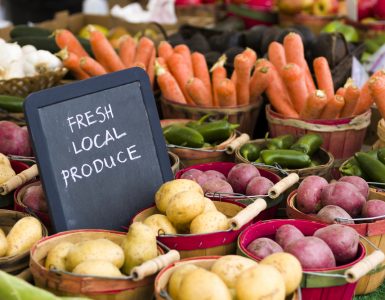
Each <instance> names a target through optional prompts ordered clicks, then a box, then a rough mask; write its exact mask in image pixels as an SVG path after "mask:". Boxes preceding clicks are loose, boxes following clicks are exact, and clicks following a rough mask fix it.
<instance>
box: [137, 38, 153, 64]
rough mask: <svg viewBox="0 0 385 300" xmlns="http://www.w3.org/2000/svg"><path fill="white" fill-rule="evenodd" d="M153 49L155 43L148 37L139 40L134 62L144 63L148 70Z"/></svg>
mask: <svg viewBox="0 0 385 300" xmlns="http://www.w3.org/2000/svg"><path fill="white" fill-rule="evenodd" d="M153 49H154V42H153V41H151V40H150V39H149V38H148V37H145V36H144V37H142V38H141V39H140V40H139V43H138V46H137V47H136V53H135V58H134V62H135V63H138V62H140V63H143V64H144V65H145V67H146V70H147V68H148V64H149V62H150V59H151V53H152V50H153Z"/></svg>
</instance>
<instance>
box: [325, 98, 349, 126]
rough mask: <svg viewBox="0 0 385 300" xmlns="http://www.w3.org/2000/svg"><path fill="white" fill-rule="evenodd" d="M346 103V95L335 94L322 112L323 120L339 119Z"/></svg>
mask: <svg viewBox="0 0 385 300" xmlns="http://www.w3.org/2000/svg"><path fill="white" fill-rule="evenodd" d="M326 97H327V96H326ZM344 105H345V100H344V97H342V96H340V95H335V96H333V97H331V98H330V99H328V102H327V103H326V105H325V108H324V110H323V112H322V114H321V117H320V118H321V119H323V120H334V119H337V118H338V117H339V115H340V113H341V110H342V109H343V107H344Z"/></svg>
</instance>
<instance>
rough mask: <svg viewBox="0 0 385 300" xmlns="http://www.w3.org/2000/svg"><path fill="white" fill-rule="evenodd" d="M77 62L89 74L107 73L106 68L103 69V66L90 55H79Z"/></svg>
mask: <svg viewBox="0 0 385 300" xmlns="http://www.w3.org/2000/svg"><path fill="white" fill-rule="evenodd" d="M79 64H80V68H81V69H82V70H83V71H84V72H86V73H87V74H88V75H90V76H99V75H104V74H107V71H106V69H104V68H103V66H102V65H101V64H99V63H98V62H97V61H96V60H94V59H93V58H92V57H89V56H84V57H81V58H80V62H79Z"/></svg>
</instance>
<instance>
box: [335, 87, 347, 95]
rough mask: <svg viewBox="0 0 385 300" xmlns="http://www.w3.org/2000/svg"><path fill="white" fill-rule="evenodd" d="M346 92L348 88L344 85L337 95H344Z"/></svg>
mask: <svg viewBox="0 0 385 300" xmlns="http://www.w3.org/2000/svg"><path fill="white" fill-rule="evenodd" d="M345 93H346V89H345V88H344V87H340V88H339V89H338V90H337V92H336V95H340V96H342V97H344V96H345Z"/></svg>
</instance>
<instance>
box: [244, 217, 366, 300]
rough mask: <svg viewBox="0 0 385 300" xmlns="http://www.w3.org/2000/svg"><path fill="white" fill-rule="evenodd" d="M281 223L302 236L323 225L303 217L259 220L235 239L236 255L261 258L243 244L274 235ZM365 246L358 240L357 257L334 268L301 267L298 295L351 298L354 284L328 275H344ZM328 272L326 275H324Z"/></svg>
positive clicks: (313, 299) (323, 299)
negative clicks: (299, 293) (299, 232)
mask: <svg viewBox="0 0 385 300" xmlns="http://www.w3.org/2000/svg"><path fill="white" fill-rule="evenodd" d="M285 224H290V225H293V226H295V227H297V228H298V229H299V230H300V231H302V233H303V234H304V235H305V236H306V235H313V233H314V232H315V231H316V230H318V229H320V228H323V227H325V226H326V225H325V224H322V223H318V222H312V221H307V220H292V219H289V220H271V221H261V222H258V223H256V224H253V225H252V226H249V227H248V228H247V229H246V230H244V231H243V232H242V233H241V234H240V235H239V238H238V254H240V255H244V256H246V257H249V258H252V259H254V260H257V261H259V260H261V259H260V258H259V257H256V256H255V255H253V254H252V253H250V252H249V251H248V250H247V246H248V245H249V244H250V243H251V242H252V241H253V240H255V239H257V238H261V237H267V238H274V235H275V233H276V231H277V229H278V228H279V227H281V226H282V225H285ZM365 254H366V251H365V247H364V246H363V244H362V243H360V244H359V249H358V253H357V257H356V259H355V260H354V261H352V262H351V263H349V264H345V265H342V266H337V267H335V268H328V269H317V270H310V269H309V270H304V274H303V277H302V282H301V294H302V299H304V300H318V299H319V300H335V299H340V300H351V299H353V296H354V291H355V288H356V285H357V283H348V282H347V281H346V279H345V278H339V277H332V276H333V275H335V274H339V275H344V274H345V271H346V270H348V269H350V268H351V267H353V266H354V265H355V264H357V263H358V262H360V261H362V260H363V259H364V258H365ZM306 272H316V273H322V275H321V276H319V275H318V276H317V275H315V274H309V273H306ZM328 274H330V276H327V275H328Z"/></svg>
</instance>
